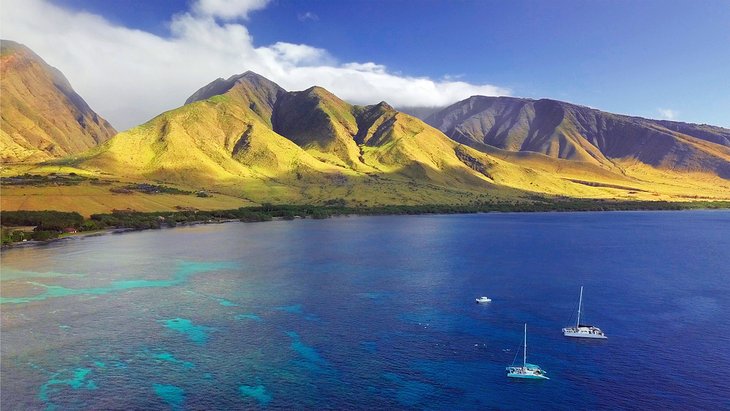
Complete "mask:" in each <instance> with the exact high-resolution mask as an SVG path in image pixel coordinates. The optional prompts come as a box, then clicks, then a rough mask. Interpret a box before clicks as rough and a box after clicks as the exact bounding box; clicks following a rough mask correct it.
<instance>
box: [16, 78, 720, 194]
mask: <svg viewBox="0 0 730 411" xmlns="http://www.w3.org/2000/svg"><path fill="white" fill-rule="evenodd" d="M540 110H542V109H540ZM540 110H538V111H537V112H533V113H532V114H529V115H527V117H526V118H533V120H534V116H535V113H542V111H540ZM518 111H519V110H518ZM525 111H526V112H528V113H529V110H527V109H525ZM518 119H519V117H518ZM520 121H521V120H520ZM530 121H532V120H530ZM530 121H527V122H526V123H525V124H526V127H528V128H529V127H530V126H531V125H532V124H534V121H533V122H532V123H531V122H530ZM517 123H519V121H517V122H514V124H517ZM510 124H512V123H510ZM540 124H541V125H540V127H537V128H538V129H539V130H548V129H550V128H549V126H548V125H549V124H552V123H550V122H549V121H543V122H541V123H540ZM475 127H476V126H475ZM480 127H482V126H481V125H480ZM561 127H562V126H561ZM561 127H558V128H559V129H560V130H565V128H561ZM565 127H568V126H567V125H566V126H565ZM493 128H494V127H492V129H493ZM518 128H519V127H517V126H514V125H513V126H512V127H507V128H505V129H506V130H508V131H510V130H511V131H510V132H508V133H507V137H506V138H505V141H507V140H510V139H514V140H515V141H516V140H518V139H519V138H521V137H519V136H518V135H515V136H512V135H510V133H516V130H517V129H518ZM476 129H477V128H475V130H476ZM492 129H487V128H486V127H483V128H481V129H479V130H481V131H485V132H487V133H491V132H492ZM460 130H461V129H460ZM705 132H707V133H710V134H711V135H714V132H713V130H712V129H705ZM546 133H547V131H545V132H542V131H541V132H540V133H538V132H535V133H533V134H531V135H530V138H524V139H523V140H522V144H528V142H529V144H533V143H535V144H537V142H538V141H543V142H545V143H546V144H548V145H549V144H550V143H549V142H550V140H551V137H550V136H551V135H552V134H550V133H547V134H546ZM538 134H539V136H540V138H538V136H537V135H538ZM473 135H474V136H477V135H478V134H477V133H476V132H475V133H474V134H473ZM545 136H547V137H545ZM461 140H462V142H459V141H455V140H453V139H451V138H449V137H447V136H446V135H445V134H444V133H442V132H441V131H440V130H438V129H436V128H434V127H432V126H430V125H428V124H426V123H425V122H423V121H421V120H420V119H418V118H416V117H413V116H410V115H408V114H405V113H402V112H399V111H397V110H395V109H393V108H392V107H391V106H389V105H388V104H387V103H385V102H381V103H379V104H376V105H371V106H355V105H351V104H349V103H347V102H345V101H343V100H341V99H339V98H338V97H337V96H335V95H333V94H332V93H330V92H328V91H327V90H325V89H322V88H320V87H312V88H310V89H307V90H304V91H299V92H287V91H285V90H283V89H282V88H281V87H279V86H278V85H276V84H275V83H273V82H271V81H269V80H267V79H265V78H263V77H261V76H259V75H257V74H255V73H251V72H247V73H244V74H242V75H238V76H233V77H231V78H229V79H227V80H223V79H218V80H216V81H214V82H213V83H211V84H209V85H207V86H205V87H203V88H201V89H200V90H199V91H197V92H196V93H195V94H194V95H193V96H191V97H190V98H189V99H188V103H187V104H185V105H184V106H182V107H179V108H177V109H174V110H170V111H168V112H165V113H163V114H161V115H159V116H157V117H155V118H153V119H152V120H150V121H148V122H147V123H145V124H142V125H140V126H138V127H135V128H132V129H130V130H127V131H125V132H123V133H119V134H118V135H116V136H115V137H114V138H112V139H110V140H109V141H106V142H105V143H103V144H101V145H100V146H98V147H95V148H93V149H91V150H89V151H86V152H84V153H83V154H81V155H77V156H75V157H70V158H65V159H63V160H62V161H59V162H57V163H56V164H58V165H59V167H64V169H66V170H70V169H73V170H78V172H79V173H84V174H85V175H89V176H93V175H99V176H103V177H104V178H109V176H113V177H114V178H119V179H121V180H122V181H153V182H164V183H165V184H173V185H175V186H179V187H183V188H188V189H194V190H205V191H207V192H209V193H217V194H216V195H225V196H230V197H231V198H238V199H241V200H242V201H244V202H258V203H261V202H272V203H309V204H328V203H330V202H332V201H337V203H342V202H343V201H344V202H345V203H347V204H351V205H359V206H368V205H378V204H465V203H473V202H478V201H487V200H490V199H499V200H511V201H530V199H533V198H535V196H536V195H539V196H545V195H549V196H552V195H558V196H571V197H581V198H586V197H589V198H617V199H665V200H666V199H694V198H702V199H718V198H728V197H730V182H729V181H728V180H723V179H721V178H719V177H717V176H716V175H714V174H712V173H707V172H704V171H703V172H689V171H683V172H681V173H680V172H677V171H673V170H671V169H666V168H661V167H653V166H650V165H647V164H644V163H641V162H637V161H634V162H633V163H631V162H626V161H623V160H622V161H619V160H617V159H613V158H610V156H609V155H607V154H604V153H603V152H602V151H601V150H600V149H599V147H597V146H592V145H591V144H589V143H586V142H585V141H582V140H580V139H579V138H578V137H575V138H574V139H573V140H570V141H572V142H573V144H574V145H575V146H576V147H578V146H580V147H582V148H583V151H579V150H577V149H575V150H573V151H572V154H571V151H570V150H569V149H567V151H564V152H563V151H561V150H562V149H561V150H558V151H557V153H553V152H550V151H548V152H547V154H552V156H551V155H546V154H543V153H542V152H528V151H524V152H520V151H510V150H505V149H502V148H498V147H495V146H494V145H489V144H485V143H484V142H480V141H476V140H475V139H471V140H469V139H467V138H461ZM558 140H559V138H558ZM695 140H696V141H695V142H694V144H696V145H697V146H698V147H703V144H706V145H712V146H718V144H716V143H714V142H711V141H707V139H701V138H695ZM463 143H468V144H463ZM561 153H563V154H561ZM581 153H582V154H581ZM586 153H587V154H586ZM562 157H566V158H562ZM43 167H45V168H43V169H44V170H48V169H49V167H51V166H50V165H45V166H43ZM26 171H28V170H26ZM22 195H25V192H23V193H18V195H17V199H18V200H21V197H22ZM92 200H93V199H91V200H90V201H92ZM69 203H72V201H69ZM26 204H27V203H26ZM34 204H35V203H34ZM168 206H169V205H168Z"/></svg>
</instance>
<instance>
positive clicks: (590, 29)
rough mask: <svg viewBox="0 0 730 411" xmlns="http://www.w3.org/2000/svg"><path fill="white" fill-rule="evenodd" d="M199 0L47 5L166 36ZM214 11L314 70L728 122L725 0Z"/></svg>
mask: <svg viewBox="0 0 730 411" xmlns="http://www.w3.org/2000/svg"><path fill="white" fill-rule="evenodd" d="M196 1H200V2H205V1H213V2H215V0H189V1H166V0H148V1H136V0H115V1H105V0H98V1H93V0H89V1H82V0H56V1H53V2H52V4H54V5H56V6H61V7H63V8H64V9H67V10H69V11H73V12H77V11H82V10H84V11H87V12H89V13H93V14H97V15H99V16H102V17H103V18H104V19H106V20H108V21H109V22H110V23H111V24H112V25H114V26H122V27H125V28H129V29H138V30H142V31H145V32H149V33H151V34H154V35H156V36H158V37H160V38H163V39H164V38H169V37H174V34H173V33H171V29H170V22H171V19H172V16H174V15H176V14H182V13H187V12H189V11H190V10H191V9H193V8H194V7H193V6H194V4H195V3H196ZM236 1H239V2H249V3H251V4H254V3H258V2H262V3H266V2H265V1H264V0H236ZM214 17H215V18H216V21H217V23H218V24H219V25H221V26H224V25H226V24H238V25H241V26H243V27H245V29H246V30H247V32H248V34H249V35H250V37H251V42H252V45H253V47H255V48H266V47H268V46H271V45H273V44H276V43H277V42H285V43H291V44H299V45H307V46H310V47H312V48H316V49H317V50H321V51H322V52H323V53H324V54H325V56H324V57H321V56H320V57H321V58H318V61H317V64H320V65H322V64H325V65H328V66H337V65H343V64H347V63H349V62H356V63H369V62H371V63H375V64H376V65H379V66H380V65H382V66H384V67H385V69H386V70H387V72H388V73H389V74H392V75H393V76H403V77H408V78H421V77H423V78H428V79H432V80H433V81H434V82H439V81H443V82H449V81H458V82H464V83H468V84H470V85H475V86H478V85H489V86H493V89H494V90H495V92H494V93H492V94H511V95H514V96H518V97H531V98H543V97H545V98H554V99H558V100H565V101H569V102H572V103H577V104H583V105H588V106H591V107H595V108H599V109H602V110H605V111H610V112H616V113H623V114H631V115H638V116H643V117H650V118H674V119H676V120H681V121H688V122H697V123H709V124H715V125H721V126H725V127H730V76H729V75H728V73H730V2H728V1H724V0H715V1H713V0H703V1H675V0H641V1H636V0H634V1H624V0H612V1H607V0H597V1H567V0H565V1H562V0H550V1H517V0H513V1H434V0H422V1H404V0H391V1H385V0H370V1H330V0H319V1H307V2H305V1H291V0H272V1H269V2H268V3H266V4H259V5H258V6H252V7H250V9H249V10H248V12H247V13H245V15H240V16H238V17H237V18H231V19H226V18H221V17H220V16H214ZM17 40H18V41H21V42H23V40H22V39H17ZM31 47H32V45H31ZM36 51H38V50H36ZM39 54H41V53H39ZM42 57H43V55H42ZM325 60H326V63H322V61H325ZM296 64H298V65H302V64H305V65H306V64H307V63H301V62H298V63H296ZM61 65H62V64H61ZM242 65H246V64H245V63H244V64H242ZM247 68H248V67H240V70H233V69H231V70H233V72H230V73H227V72H221V73H220V74H217V75H216V76H217V77H227V76H228V75H231V74H235V73H236V72H242V71H245V70H246V69H247ZM254 68H255V67H254ZM62 69H63V68H62ZM264 71H266V69H264ZM64 72H65V71H64ZM271 72H272V73H274V72H276V70H273V69H272V70H271ZM262 74H266V73H262ZM67 75H68V73H67ZM69 77H71V76H69ZM274 77H276V76H275V75H274ZM307 78H308V79H312V77H307ZM72 80H73V79H72ZM210 80H213V78H210V79H209V80H208V81H210ZM302 81H304V80H302ZM310 81H312V80H310ZM72 84H74V86H75V83H74V82H73V81H72ZM203 84H204V83H203ZM203 84H192V85H191V86H190V89H189V90H186V92H189V91H194V90H195V89H196V88H198V87H200V86H202V85H203ZM326 84H328V83H326V81H325V85H326ZM333 84H334V83H333ZM295 85H299V84H295ZM302 88H304V87H302ZM335 88H336V87H335ZM470 90H471V89H469V88H468V87H467V88H464V92H466V93H468V92H469V91H470ZM333 91H335V92H337V91H340V92H341V90H333ZM338 94H339V93H338ZM346 94H347V93H346ZM383 94H384V96H383V99H388V97H389V96H390V95H389V94H388V93H387V92H383ZM82 95H83V94H82ZM453 95H454V94H449V96H453ZM345 97H350V99H352V96H347V95H346V96H345ZM368 97H369V98H372V97H377V96H372V95H368ZM463 97H467V96H463ZM363 98H365V97H363ZM391 98H392V97H391ZM395 98H397V96H396V97H395ZM449 98H451V99H453V97H449ZM355 99H357V98H355ZM408 101H410V100H407V101H406V102H408ZM424 101H426V102H427V104H426V105H435V104H436V103H434V101H442V100H438V99H434V100H428V99H424ZM374 102H376V101H371V103H374Z"/></svg>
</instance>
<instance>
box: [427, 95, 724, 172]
mask: <svg viewBox="0 0 730 411" xmlns="http://www.w3.org/2000/svg"><path fill="white" fill-rule="evenodd" d="M426 122H427V123H428V124H430V125H432V126H434V127H436V128H438V129H440V130H441V131H443V132H444V133H445V134H446V135H447V136H449V137H450V138H452V139H453V140H455V141H458V142H461V143H463V144H466V145H469V146H471V147H474V148H477V149H479V150H481V151H484V152H489V150H490V148H498V149H502V150H507V151H518V152H532V153H540V154H544V155H547V156H549V157H553V158H561V159H568V160H574V161H580V162H585V163H590V164H594V165H598V166H601V167H603V168H606V169H616V168H617V167H618V168H621V167H622V165H627V164H633V163H636V162H639V163H642V164H645V165H648V166H651V167H654V168H658V169H664V170H675V171H681V172H709V173H712V174H715V175H717V176H720V177H722V178H725V179H730V130H728V129H723V128H720V127H713V126H706V125H695V124H686V123H680V122H670V121H657V120H648V119H644V118H639V117H629V116H623V115H617V114H611V113H606V112H603V111H600V110H596V109H592V108H588V107H583V106H578V105H574V104H570V103H565V102H561V101H555V100H547V99H542V100H531V99H521V98H512V97H485V96H473V97H470V98H468V99H466V100H463V101H460V102H458V103H456V104H453V105H451V106H449V107H447V108H445V109H443V110H441V111H439V112H436V113H434V114H431V115H430V116H428V117H427V118H426Z"/></svg>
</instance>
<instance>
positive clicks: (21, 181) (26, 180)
mask: <svg viewBox="0 0 730 411" xmlns="http://www.w3.org/2000/svg"><path fill="white" fill-rule="evenodd" d="M87 180H89V181H90V182H91V183H92V184H93V183H97V184H99V183H107V182H106V181H104V180H99V179H98V178H95V177H85V176H81V175H78V174H76V173H69V174H66V175H63V174H56V173H50V174H48V175H39V174H29V173H25V174H22V175H19V176H15V177H0V185H3V186H33V187H44V186H76V185H79V184H80V183H81V182H83V181H87Z"/></svg>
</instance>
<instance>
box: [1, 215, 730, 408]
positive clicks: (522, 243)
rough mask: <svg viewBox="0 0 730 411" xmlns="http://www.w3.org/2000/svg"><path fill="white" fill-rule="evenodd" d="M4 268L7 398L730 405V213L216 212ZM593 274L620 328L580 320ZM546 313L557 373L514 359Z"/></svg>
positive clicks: (534, 349) (589, 301) (547, 347)
mask: <svg viewBox="0 0 730 411" xmlns="http://www.w3.org/2000/svg"><path fill="white" fill-rule="evenodd" d="M1 278H2V288H1V292H2V301H1V302H2V305H1V308H2V314H1V315H2V323H1V327H2V328H1V330H0V331H1V334H0V338H1V339H2V341H1V344H0V350H1V355H2V358H0V360H1V362H0V364H1V367H2V375H1V379H0V384H2V390H1V391H0V401H1V406H2V409H3V410H16V409H17V410H25V409H232V408H259V407H260V408H268V409H304V408H307V409H392V408H401V409H409V408H413V409H448V410H453V409H484V408H487V409H489V408H500V409H529V408H535V409H547V408H557V409H568V408H573V409H638V408H651V409H722V408H725V409H728V408H730V378H728V377H727V376H726V375H724V374H725V373H726V372H727V370H730V320H729V319H728V318H729V317H730V212H724V211H691V212H687V211H684V212H612V213H547V214H542V213H535V214H483V215H452V216H410V217H347V218H344V217H343V218H333V219H329V220H297V221H276V222H268V223H255V224H243V223H231V224H223V225H207V226H194V227H183V228H175V229H166V230H159V231H146V232H138V233H127V234H120V235H106V236H100V237H91V238H85V239H76V240H66V241H63V242H57V243H52V244H50V245H47V246H43V247H34V248H24V249H11V250H6V251H3V253H2V276H1ZM580 285H584V286H585V295H584V302H585V307H584V308H585V315H586V321H588V322H592V323H594V324H597V325H599V326H600V327H601V328H602V329H603V330H604V331H605V332H606V333H607V335H608V336H609V339H608V340H606V341H575V340H570V339H567V338H564V337H563V336H562V334H561V331H560V329H561V327H563V326H566V325H569V324H570V321H571V317H573V318H574V315H575V313H574V310H575V309H576V306H577V298H578V291H579V286H580ZM481 295H487V296H489V297H491V298H492V299H493V302H492V303H491V304H489V305H477V304H475V303H474V298H475V297H478V296H481ZM525 322H526V323H527V324H528V349H529V351H528V357H529V361H530V362H533V363H536V364H539V365H540V366H541V367H542V368H543V369H545V370H547V371H548V374H549V376H550V377H551V379H550V380H549V381H516V380H511V379H508V378H506V376H505V371H504V367H505V366H506V365H509V364H510V363H511V362H512V360H513V358H514V356H515V354H516V351H517V350H518V348H519V346H520V343H521V341H522V327H523V323H525Z"/></svg>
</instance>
